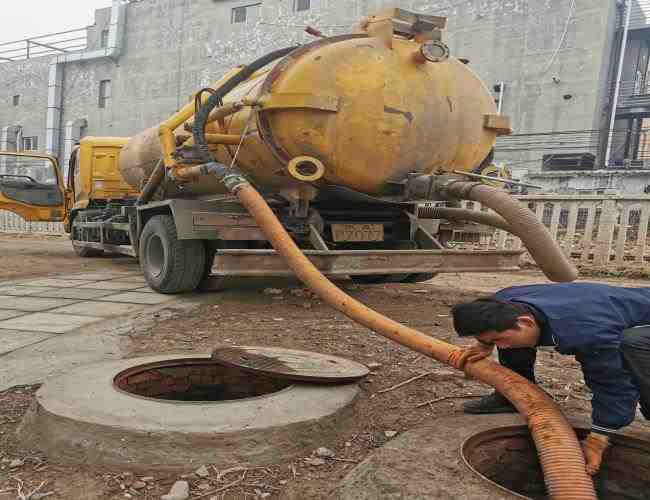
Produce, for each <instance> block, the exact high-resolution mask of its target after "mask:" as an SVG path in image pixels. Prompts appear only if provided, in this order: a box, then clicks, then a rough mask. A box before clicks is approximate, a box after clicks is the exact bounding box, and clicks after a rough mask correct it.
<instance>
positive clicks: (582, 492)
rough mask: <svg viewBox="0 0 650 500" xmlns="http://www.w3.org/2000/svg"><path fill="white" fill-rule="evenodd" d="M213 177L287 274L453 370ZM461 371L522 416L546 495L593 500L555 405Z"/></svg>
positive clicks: (528, 390)
mask: <svg viewBox="0 0 650 500" xmlns="http://www.w3.org/2000/svg"><path fill="white" fill-rule="evenodd" d="M204 169H205V171H206V173H208V172H209V173H212V174H214V175H216V176H217V177H218V178H219V179H220V180H221V181H222V182H223V183H224V184H225V186H226V188H227V189H228V190H229V191H230V192H232V193H233V194H235V195H236V196H237V197H238V199H239V201H240V202H241V203H242V204H243V205H244V206H245V207H246V208H247V210H248V211H249V213H250V214H251V216H252V217H253V218H254V219H255V221H256V222H257V224H258V226H259V228H260V229H261V230H262V232H263V233H264V235H265V236H266V238H267V239H268V240H269V242H270V243H271V244H272V245H273V248H275V250H276V251H277V252H278V253H279V254H280V255H282V256H283V257H284V259H285V260H286V262H287V264H288V265H289V267H290V268H291V270H292V271H293V272H294V273H295V274H296V276H297V277H298V278H299V279H300V280H301V281H302V282H303V283H304V284H305V285H307V286H308V287H309V288H310V289H311V290H312V291H313V292H314V293H315V294H316V295H318V296H319V297H320V298H321V299H322V300H323V301H324V302H326V303H327V304H329V305H330V306H332V307H333V308H335V309H337V310H338V311H340V312H342V313H343V314H345V315H346V316H348V317H349V318H350V319H352V320H354V321H356V322H357V323H359V324H361V325H363V326H365V327H367V328H369V329H370V330H372V331H374V332H376V333H379V334H380V335H383V336H384V337H387V338H389V339H391V340H394V341H395V342H398V343H399V344H402V345H404V346H406V347H408V348H410V349H413V350H415V351H418V352H420V353H422V354H425V355H426V356H429V357H432V358H434V359H436V360H438V361H440V362H442V363H445V364H450V365H451V366H454V368H458V366H456V364H455V362H454V358H455V356H457V355H458V353H459V348H458V347H456V346H453V345H451V344H448V343H446V342H442V341H440V340H437V339H435V338H432V337H429V336H428V335H425V334H424V333H422V332H419V331H417V330H415V329H413V328H410V327H408V326H405V325H402V324H400V323H398V322H396V321H394V320H392V319H390V318H388V317H386V316H384V315H382V314H380V313H378V312H376V311H374V310H372V309H370V308H369V307H367V306H365V305H364V304H362V303H361V302H359V301H358V300H356V299H353V298H352V297H350V296H349V295H347V294H346V293H345V292H343V291H342V290H340V289H339V288H338V287H337V286H335V285H334V284H333V283H332V282H331V281H329V280H328V279H327V278H326V277H325V276H323V275H322V274H321V272H320V271H319V270H318V269H317V268H316V267H315V266H314V265H313V264H312V263H311V262H310V261H309V259H308V258H307V257H305V255H304V254H303V253H302V251H301V250H300V249H299V248H298V246H296V244H295V243H294V242H293V240H292V239H291V236H289V234H288V233H287V232H286V230H285V229H284V227H283V226H282V224H281V223H280V221H279V220H278V219H277V217H276V216H275V214H274V213H273V211H272V210H271V209H270V208H269V206H268V205H267V203H266V201H265V200H264V198H262V196H260V194H259V193H258V192H257V191H256V190H255V188H253V186H251V185H250V184H249V183H248V181H246V179H245V178H244V177H243V176H242V174H241V173H240V172H239V171H238V170H237V169H235V168H228V167H226V166H224V165H220V164H216V163H211V164H209V165H205V166H204ZM465 372H466V373H467V374H468V375H469V376H471V377H473V378H475V379H477V380H480V381H482V382H485V383H487V384H489V385H491V386H492V387H494V388H495V389H496V390H497V391H499V392H500V393H501V394H503V395H504V396H505V397H507V398H508V399H509V400H510V401H511V402H512V403H513V405H514V406H515V407H516V408H517V410H518V411H519V412H520V413H521V414H522V415H523V416H524V417H525V418H526V420H527V422H528V427H529V428H530V431H531V434H532V436H533V440H534V441H535V445H536V446H537V450H538V453H539V458H540V462H541V465H542V469H543V471H544V477H545V481H546V486H547V489H548V493H549V497H550V498H551V499H553V500H558V499H561V500H569V499H571V500H578V499H585V500H586V499H592V500H594V499H596V493H595V491H594V486H593V483H592V481H591V478H590V477H589V476H588V475H587V472H586V469H585V461H584V457H583V454H582V450H581V448H580V445H579V443H578V440H577V438H576V435H575V433H574V432H573V429H572V428H571V426H570V425H569V423H568V422H567V421H566V419H565V418H564V416H563V415H562V413H561V411H560V410H559V408H558V407H557V406H556V405H555V403H554V401H553V400H552V399H551V398H550V397H549V396H548V395H547V394H546V393H545V392H544V391H542V390H541V389H540V388H538V387H537V386H535V385H533V384H532V383H530V382H529V381H528V380H526V379H525V378H524V377H522V376H520V375H517V374H516V373H514V372H513V371H511V370H509V369H507V368H504V367H502V366H501V365H498V364H496V363H494V362H492V361H489V360H487V359H484V360H481V361H479V362H476V363H471V364H469V365H468V366H467V367H466V368H465Z"/></svg>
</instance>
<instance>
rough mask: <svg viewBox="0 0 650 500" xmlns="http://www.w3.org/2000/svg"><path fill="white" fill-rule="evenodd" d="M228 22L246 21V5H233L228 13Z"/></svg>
mask: <svg viewBox="0 0 650 500" xmlns="http://www.w3.org/2000/svg"><path fill="white" fill-rule="evenodd" d="M230 22H231V23H232V24H239V23H245V22H246V6H243V7H233V9H232V11H231V13H230Z"/></svg>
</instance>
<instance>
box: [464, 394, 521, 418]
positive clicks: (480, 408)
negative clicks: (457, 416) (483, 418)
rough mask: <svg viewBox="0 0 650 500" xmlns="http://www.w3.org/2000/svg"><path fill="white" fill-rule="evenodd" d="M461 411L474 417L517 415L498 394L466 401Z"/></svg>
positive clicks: (508, 402)
mask: <svg viewBox="0 0 650 500" xmlns="http://www.w3.org/2000/svg"><path fill="white" fill-rule="evenodd" d="M463 411H464V412H465V413H471V414H476V415H478V414H487V413H517V410H516V409H515V407H514V406H512V403H511V402H510V401H508V400H507V399H506V398H504V397H503V396H502V395H501V394H499V393H498V392H493V393H492V394H488V395H487V396H483V397H482V398H481V399H476V400H474V401H468V402H467V403H465V404H464V405H463Z"/></svg>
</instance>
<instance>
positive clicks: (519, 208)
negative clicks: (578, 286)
mask: <svg viewBox="0 0 650 500" xmlns="http://www.w3.org/2000/svg"><path fill="white" fill-rule="evenodd" d="M440 191H441V192H442V193H444V194H446V195H449V196H452V197H454V198H460V199H464V200H472V201H478V202H479V203H481V204H483V205H485V206H486V207H489V208H491V209H492V210H494V211H495V212H496V213H497V214H499V215H500V216H501V217H503V219H504V220H505V221H506V222H507V223H508V224H509V225H510V227H511V229H510V230H509V231H510V232H512V233H513V234H514V235H516V236H518V237H519V238H521V241H522V242H523V243H524V245H525V246H526V249H527V250H528V251H529V252H530V255H531V256H532V258H533V259H534V260H535V262H536V263H537V265H538V266H539V267H540V269H541V270H542V271H543V272H544V274H545V275H546V277H547V278H548V279H550V280H551V281H559V282H562V281H573V280H575V279H576V278H577V277H578V270H577V269H576V268H575V266H574V265H573V264H572V263H571V262H570V261H569V259H568V258H567V257H566V256H565V255H564V253H563V252H562V249H561V248H560V247H559V246H558V244H557V243H556V242H555V241H554V240H553V238H552V237H551V234H550V233H549V232H548V231H547V230H546V227H545V226H544V224H542V222H541V221H539V220H537V217H535V214H534V213H532V212H531V211H530V210H529V209H528V207H526V206H525V205H523V204H521V203H520V202H519V201H517V200H515V199H514V198H512V197H511V196H510V195H509V194H508V193H506V192H505V191H501V190H499V189H495V188H493V187H490V186H486V185H485V184H481V183H479V182H467V181H451V182H449V183H447V184H446V185H444V186H443V187H442V188H441V189H440Z"/></svg>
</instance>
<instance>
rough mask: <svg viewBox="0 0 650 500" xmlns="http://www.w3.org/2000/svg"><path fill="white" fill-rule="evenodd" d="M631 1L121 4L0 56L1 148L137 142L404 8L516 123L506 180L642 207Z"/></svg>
mask: <svg viewBox="0 0 650 500" xmlns="http://www.w3.org/2000/svg"><path fill="white" fill-rule="evenodd" d="M628 2H629V7H630V8H629V9H626V8H625V3H624V2H621V1H616V0H435V1H434V0H390V1H387V0H243V1H242V0H131V1H124V0H114V1H113V6H112V7H111V8H107V9H100V10H98V11H96V15H95V24H94V25H92V26H89V27H87V28H84V29H83V30H82V31H76V32H72V33H67V34H58V35H50V36H48V37H39V38H31V39H29V40H22V41H19V42H12V43H4V44H0V149H8V150H16V149H18V150H23V149H27V150H29V149H38V150H47V151H49V152H51V153H52V154H55V155H57V156H59V157H60V158H61V159H62V160H64V161H65V160H66V158H67V156H68V155H69V152H70V149H71V147H72V145H74V143H75V142H76V141H77V140H78V139H79V137H81V136H83V135H85V134H89V135H115V136H124V135H131V134H134V133H136V132H138V131H140V130H142V129H144V128H147V127H150V126H152V125H154V124H156V123H158V122H159V121H160V120H162V119H163V118H165V117H167V116H169V115H170V114H171V113H173V112H174V111H175V110H176V109H178V108H179V107H180V106H181V105H182V104H184V103H185V102H187V99H188V98H189V96H190V95H191V94H192V93H193V92H195V91H196V90H198V89H200V88H202V87H205V86H208V85H210V84H211V83H212V82H214V81H215V80H216V79H218V77H219V76H220V75H221V74H223V73H224V72H225V71H226V70H227V69H229V68H231V67H232V66H234V65H237V64H241V63H245V62H248V61H250V60H252V59H254V58H255V57H257V56H259V55H261V54H262V53H265V52H268V51H271V50H273V49H275V48H279V47H284V46H288V45H292V44H297V43H305V42H308V41H310V40H313V38H311V37H310V36H309V35H307V34H306V33H305V32H304V30H303V29H304V27H305V26H306V25H311V26H314V27H316V28H318V29H320V30H321V31H322V32H323V33H325V34H326V35H334V34H340V33H345V32H346V31H348V30H349V27H350V26H352V25H353V24H354V23H355V22H357V21H358V19H359V18H360V17H362V16H363V15H365V14H367V13H369V12H373V11H376V10H379V9H381V8H383V7H386V6H398V7H402V8H404V9H407V10H412V11H415V12H422V13H427V14H433V15H439V16H447V17H448V20H449V23H448V30H447V32H446V35H445V39H446V41H447V43H448V45H449V46H450V49H451V52H452V54H453V55H455V56H457V57H462V58H466V59H469V60H470V63H469V64H470V66H471V67H472V68H474V70H475V71H477V72H478V74H479V75H480V76H481V77H482V78H483V79H484V81H485V82H486V84H487V85H488V86H489V87H490V88H491V89H492V90H493V92H494V95H495V99H497V100H498V103H499V107H500V109H501V111H502V112H503V113H504V114H507V115H509V116H510V117H511V118H512V121H513V125H514V128H515V134H516V135H514V136H512V137H509V138H504V139H502V140H500V141H499V143H498V145H497V155H496V158H497V160H498V161H499V162H502V163H504V164H505V165H507V166H509V167H510V168H511V170H512V171H513V173H514V175H515V177H518V178H524V179H527V180H531V181H534V182H536V183H542V184H543V185H544V186H545V187H546V188H547V189H553V190H560V191H562V190H564V191H575V190H576V189H587V190H599V189H603V188H612V187H614V188H615V187H616V186H618V185H619V184H620V188H621V189H623V190H625V191H629V192H642V191H643V189H644V188H645V186H647V185H650V162H648V161H647V160H650V137H649V138H648V140H646V135H647V130H646V129H650V122H649V121H648V120H649V119H650V95H648V94H650V90H648V92H647V93H646V88H647V89H650V80H649V81H648V82H649V83H646V80H648V78H647V75H648V74H650V73H649V71H648V70H649V68H648V59H649V57H650V0H628ZM628 10H629V11H630V12H631V15H630V16H627V15H626V13H627V11H628ZM646 12H647V13H648V18H647V19H646V15H645V13H646ZM621 52H624V53H625V59H624V64H623V65H622V66H621V71H620V74H621V78H618V75H619V65H618V61H619V59H620V57H619V55H620V53H621ZM617 82H622V83H620V85H617ZM617 87H618V90H619V91H618V92H617V93H616V92H614V90H615V88H617ZM615 94H616V95H619V97H620V99H618V100H617V103H616V104H615V107H616V114H615V118H616V121H615V131H614V133H613V134H612V135H611V137H612V140H611V141H610V140H609V137H610V134H609V128H610V117H611V109H612V106H614V95H615ZM647 117H648V118H647ZM608 144H609V147H608ZM608 150H609V153H608ZM607 157H609V161H608V160H607ZM646 158H647V160H646ZM646 164H647V165H646ZM646 166H647V167H648V170H647V171H646V170H645V168H646ZM576 169H580V170H579V173H577V172H576V171H575V170H576ZM621 172H624V174H625V175H623V174H622V173H621ZM603 179H605V180H603Z"/></svg>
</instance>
